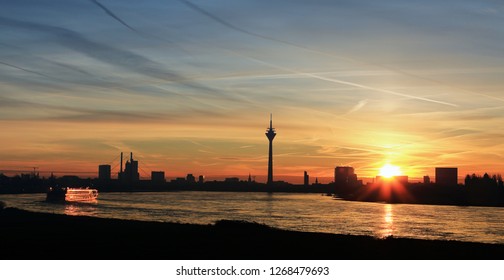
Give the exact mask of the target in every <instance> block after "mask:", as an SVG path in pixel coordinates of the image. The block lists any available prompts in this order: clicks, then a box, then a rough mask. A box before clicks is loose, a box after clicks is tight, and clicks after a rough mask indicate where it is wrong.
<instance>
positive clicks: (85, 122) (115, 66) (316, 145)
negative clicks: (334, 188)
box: [0, 0, 504, 180]
mask: <svg viewBox="0 0 504 280" xmlns="http://www.w3.org/2000/svg"><path fill="white" fill-rule="evenodd" d="M28 2H30V1H28ZM428 2H429V3H424V4H423V5H417V4H402V3H401V2H398V1H392V0H387V1H381V2H380V3H379V4H378V3H376V2H375V1H369V3H367V4H366V5H364V4H362V3H361V4H359V3H353V2H352V1H349V2H348V3H346V2H345V3H339V4H338V5H336V4H333V3H327V2H325V1H309V2H299V3H298V2H292V1H287V2H283V1H278V2H277V1H275V3H271V2H270V1H252V2H229V1H212V2H201V3H200V2H196V1H195V2H191V3H193V4H194V5H198V6H194V5H193V6H191V5H187V4H184V2H174V3H172V4H170V5H167V4H163V3H160V2H157V1H146V2H145V3H144V2H143V1H142V3H140V2H139V3H128V5H125V4H124V3H123V2H121V1H107V2H103V3H102V6H99V5H95V4H93V2H92V1H89V3H87V2H83V3H73V2H66V1H65V2H61V3H58V5H41V4H38V3H40V2H39V1H34V3H33V4H34V5H21V4H19V3H17V2H16V1H14V2H12V3H8V4H6V5H5V7H3V8H2V10H1V11H0V27H1V29H0V30H1V31H0V34H1V35H2V38H5V39H6V40H2V43H0V89H1V91H0V127H1V128H2V134H1V135H2V136H1V137H0V158H1V161H0V170H31V168H32V167H33V166H37V167H38V168H39V169H40V170H43V171H54V172H62V171H68V172H72V173H76V172H92V174H89V176H93V175H96V173H97V167H98V165H99V164H112V165H113V166H114V167H115V166H116V165H117V164H118V156H119V153H120V152H121V151H123V152H125V153H129V152H130V151H132V152H133V153H134V155H135V159H138V160H139V161H140V167H141V168H142V172H141V175H142V176H144V177H145V176H148V174H149V173H150V171H155V170H164V171H165V173H166V175H167V176H168V177H178V176H185V174H187V173H193V174H195V175H200V174H202V175H206V176H207V177H212V176H216V175H239V176H243V178H246V176H248V174H249V173H250V174H252V175H255V176H258V177H257V178H264V177H261V176H264V175H265V174H266V172H267V149H268V142H267V139H266V137H265V135H264V132H265V129H266V127H267V126H268V124H269V123H268V122H269V114H270V113H273V124H274V126H275V127H276V129H277V133H278V134H277V137H276V138H275V140H274V174H275V177H276V179H281V178H291V177H285V176H302V174H303V171H305V170H306V171H308V172H309V174H310V176H311V178H312V179H314V178H315V177H320V178H332V176H333V172H334V167H335V166H338V165H350V166H353V167H355V170H356V173H357V174H358V175H359V177H371V178H372V177H374V176H376V175H377V174H378V172H379V169H380V168H381V167H382V166H383V165H384V164H386V163H390V164H394V165H398V166H400V167H401V170H402V172H403V173H404V174H406V175H409V176H410V177H411V178H421V177H422V176H423V175H430V176H431V177H433V176H434V168H435V167H458V168H459V176H460V177H461V178H462V177H463V176H464V175H465V174H468V173H473V172H474V173H477V174H483V173H484V172H489V173H503V171H504V164H503V162H504V161H503V160H502V157H503V156H504V145H503V144H502V142H503V141H502V139H504V133H502V132H501V130H500V127H501V126H502V124H503V123H504V113H503V112H504V110H503V107H504V96H503V92H504V80H503V79H502V77H503V74H504V57H503V55H502V49H501V46H502V45H503V43H504V42H502V38H504V36H501V35H504V34H502V33H503V32H504V31H503V30H502V28H500V26H504V22H503V21H504V17H502V14H503V13H504V8H503V7H502V5H500V4H498V3H495V2H491V1H478V3H473V2H470V1H461V2H460V3H458V5H447V4H444V3H438V2H437V1H428ZM104 9H107V10H104ZM116 170H117V168H116V169H114V171H116ZM144 172H145V173H144ZM58 174H60V173H58ZM78 174H83V173H78ZM86 175H87V174H86ZM83 176H84V175H83ZM289 180H291V179H289ZM324 180H328V179H324Z"/></svg>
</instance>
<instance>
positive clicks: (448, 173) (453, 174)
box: [436, 167, 458, 186]
mask: <svg viewBox="0 0 504 280" xmlns="http://www.w3.org/2000/svg"><path fill="white" fill-rule="evenodd" d="M457 184H458V168H456V167H436V185H438V186H456V185H457Z"/></svg>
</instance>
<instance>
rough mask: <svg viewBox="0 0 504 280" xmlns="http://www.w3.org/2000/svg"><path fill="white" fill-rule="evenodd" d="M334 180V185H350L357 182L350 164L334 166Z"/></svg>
mask: <svg viewBox="0 0 504 280" xmlns="http://www.w3.org/2000/svg"><path fill="white" fill-rule="evenodd" d="M334 182H335V183H336V185H350V184H355V183H356V182H357V175H356V174H355V171H354V168H353V167H351V166H336V168H335V169H334Z"/></svg>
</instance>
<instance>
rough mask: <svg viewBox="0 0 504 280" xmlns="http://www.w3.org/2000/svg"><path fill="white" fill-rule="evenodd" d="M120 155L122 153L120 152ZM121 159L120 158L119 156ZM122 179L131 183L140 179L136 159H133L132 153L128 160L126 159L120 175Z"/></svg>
mask: <svg viewBox="0 0 504 280" xmlns="http://www.w3.org/2000/svg"><path fill="white" fill-rule="evenodd" d="M121 155H122V153H121ZM121 161H122V158H121ZM120 177H121V179H122V180H124V181H126V182H128V183H131V182H136V181H138V180H140V173H138V161H137V160H133V153H130V161H126V165H125V167H124V172H122V176H120Z"/></svg>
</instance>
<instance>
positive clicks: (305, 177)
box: [304, 171, 310, 187]
mask: <svg viewBox="0 0 504 280" xmlns="http://www.w3.org/2000/svg"><path fill="white" fill-rule="evenodd" d="M309 185H310V175H308V172H306V171H305V172H304V186H305V187H308V186H309Z"/></svg>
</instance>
